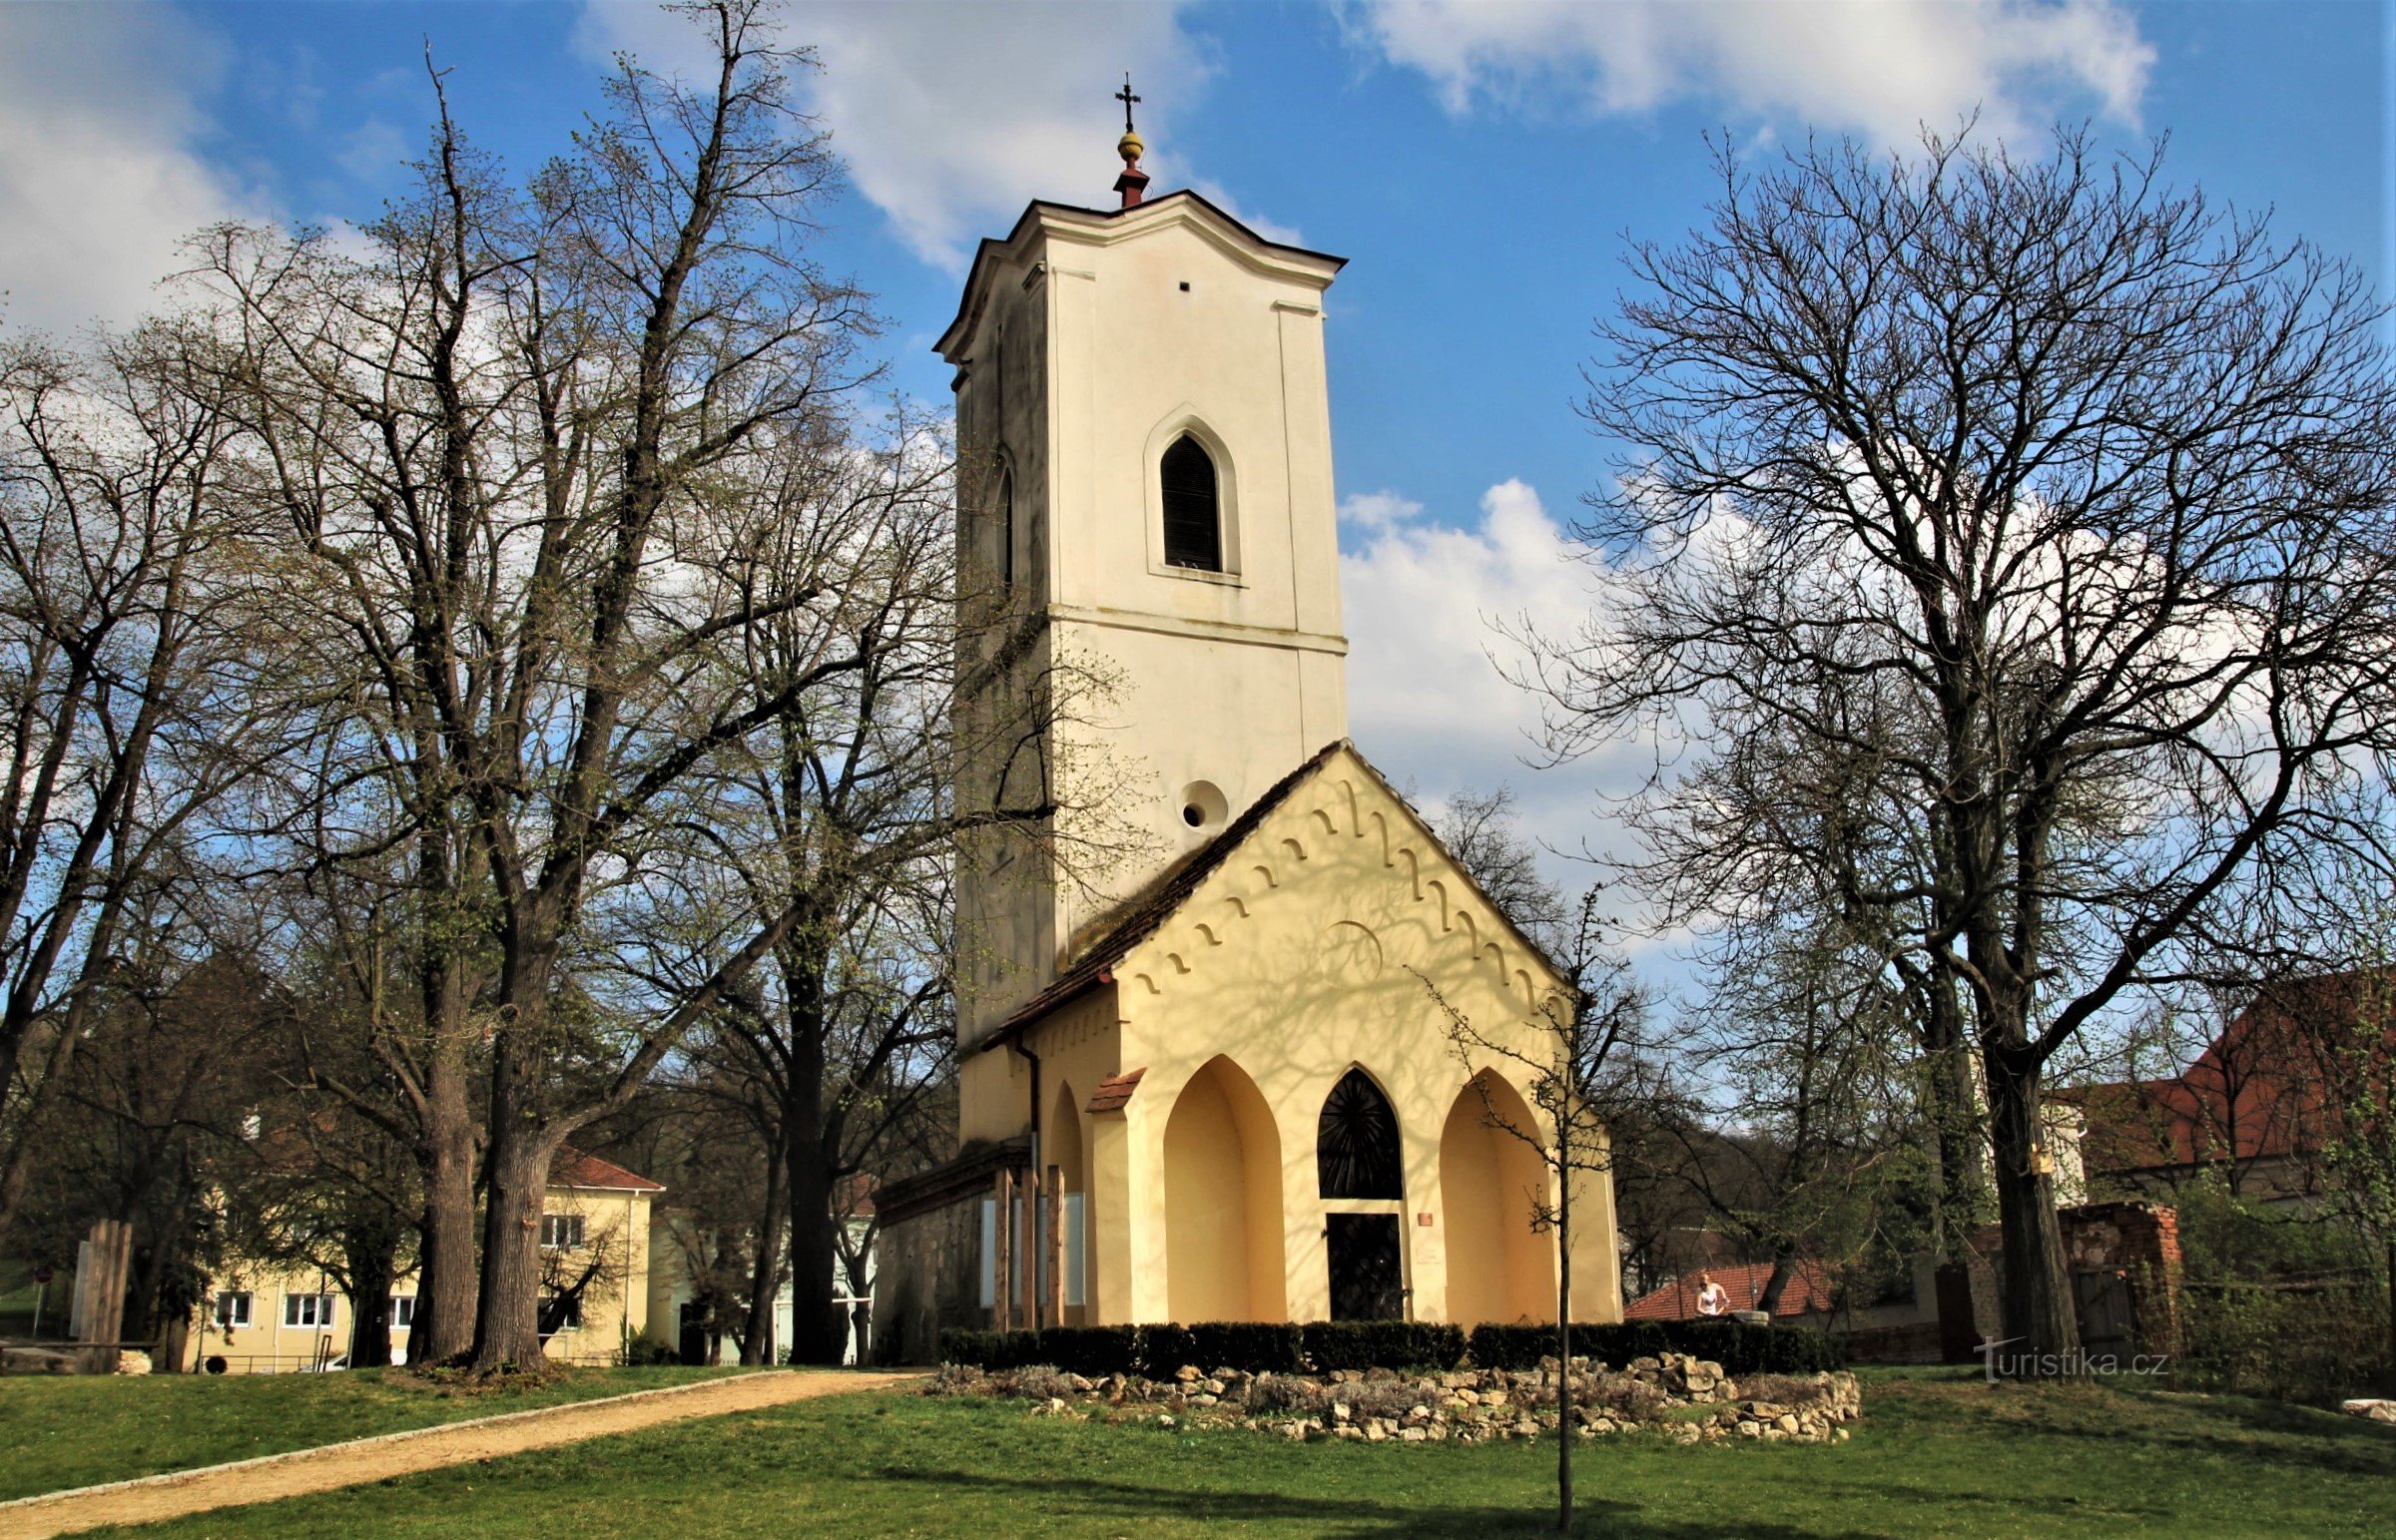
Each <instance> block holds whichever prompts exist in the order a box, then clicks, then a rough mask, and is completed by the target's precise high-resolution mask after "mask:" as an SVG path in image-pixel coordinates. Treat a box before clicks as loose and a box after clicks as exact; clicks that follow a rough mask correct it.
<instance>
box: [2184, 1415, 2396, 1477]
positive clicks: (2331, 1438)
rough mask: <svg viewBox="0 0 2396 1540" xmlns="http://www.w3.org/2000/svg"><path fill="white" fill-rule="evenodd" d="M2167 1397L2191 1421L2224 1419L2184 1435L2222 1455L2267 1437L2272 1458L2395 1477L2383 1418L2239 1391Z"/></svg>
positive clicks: (2395, 1432) (2251, 1448) (2392, 1445)
mask: <svg viewBox="0 0 2396 1540" xmlns="http://www.w3.org/2000/svg"><path fill="white" fill-rule="evenodd" d="M2157 1399H2161V1398H2160V1397H2157ZM2170 1401H2171V1403H2172V1404H2174V1405H2176V1406H2177V1407H2179V1408H2180V1409H2182V1410H2183V1411H2184V1412H2185V1413H2186V1414H2187V1415H2188V1416H2189V1417H2190V1418H2191V1420H2193V1419H2195V1418H2199V1417H2201V1418H2203V1419H2205V1420H2206V1421H2208V1422H2210V1423H2212V1424H2214V1425H2215V1426H2217V1427H2218V1426H2219V1425H2221V1424H2227V1425H2228V1426H2227V1427H2226V1428H2223V1429H2222V1430H2220V1431H2207V1432H2202V1433H2191V1434H2189V1435H2188V1438H2189V1440H2190V1441H2194V1442H2200V1443H2202V1444H2203V1445H2205V1446H2206V1447H2208V1448H2213V1449H2217V1450H2219V1451H2220V1452H2222V1453H2224V1454H2228V1453H2239V1452H2242V1453H2246V1454H2249V1455H2251V1454H2252V1453H2254V1452H2255V1450H2256V1446H2257V1445H2259V1444H2263V1443H2265V1442H2267V1443H2268V1444H2269V1445H2270V1452H2271V1458H2272V1459H2273V1460H2274V1461H2276V1462H2282V1463H2293V1464H2298V1465H2308V1466H2312V1467H2314V1468H2316V1469H2320V1470H2335V1471H2343V1472H2347V1473H2350V1474H2353V1475H2361V1476H2380V1477H2384V1478H2386V1479H2388V1480H2391V1481H2396V1429H2392V1428H2390V1427H2389V1426H2388V1425H2387V1424H2386V1423H2384V1422H2370V1421H2367V1420H2365V1419H2364V1418H2361V1417H2350V1416H2347V1415H2345V1414H2344V1413H2342V1412H2335V1411H2326V1410H2323V1409H2322V1408H2320V1407H2318V1406H2297V1405H2292V1404H2290V1403H2288V1402H2285V1401H2260V1400H2249V1399H2247V1398H2245V1397H2242V1396H2210V1395H2208V1396H2205V1397H2202V1398H2201V1399H2198V1398H2193V1397H2191V1398H2189V1399H2186V1400H2181V1399H2180V1398H2178V1397H2176V1396H2175V1397H2171V1398H2170ZM2240 1434H2243V1435H2244V1436H2242V1437H2241V1436H2239V1435H2240Z"/></svg>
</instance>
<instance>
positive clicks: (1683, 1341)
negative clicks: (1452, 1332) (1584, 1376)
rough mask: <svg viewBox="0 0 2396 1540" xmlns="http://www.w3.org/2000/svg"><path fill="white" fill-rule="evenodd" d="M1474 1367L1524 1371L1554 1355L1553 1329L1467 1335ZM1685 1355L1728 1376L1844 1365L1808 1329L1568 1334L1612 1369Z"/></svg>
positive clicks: (1652, 1328) (1839, 1353)
mask: <svg viewBox="0 0 2396 1540" xmlns="http://www.w3.org/2000/svg"><path fill="white" fill-rule="evenodd" d="M1472 1345H1473V1361H1474V1362H1475V1363H1477V1364H1479V1365H1480V1366H1481V1367H1483V1368H1485V1369H1527V1368H1533V1367H1536V1366H1537V1364H1538V1361H1539V1360H1540V1359H1541V1358H1546V1357H1552V1356H1554V1353H1555V1328H1554V1327H1553V1326H1500V1325H1485V1326H1476V1327H1474V1328H1473V1344H1472ZM1666 1352H1683V1353H1689V1354H1692V1355H1694V1356H1696V1357H1699V1358H1708V1359H1711V1360H1712V1361H1714V1362H1716V1363H1719V1364H1721V1365H1722V1370H1723V1372H1724V1373H1727V1374H1733V1375H1738V1374H1764V1373H1771V1374H1811V1373H1814V1372H1816V1371H1818V1370H1822V1369H1835V1368H1839V1367H1841V1366H1843V1365H1844V1364H1845V1363H1846V1361H1847V1355H1846V1350H1845V1348H1844V1347H1843V1346H1842V1345H1841V1344H1840V1342H1839V1339H1838V1338H1837V1337H1834V1336H1832V1335H1831V1334H1830V1333H1829V1332H1827V1331H1824V1330H1821V1329H1820V1328H1818V1327H1814V1326H1751V1325H1748V1324H1746V1323H1745V1322H1743V1321H1736V1320H1626V1321H1619V1322H1612V1323H1608V1324H1605V1325H1597V1324H1589V1325H1581V1324H1579V1323H1577V1322H1575V1323H1574V1325H1573V1327H1572V1355H1573V1356H1574V1357H1576V1358H1581V1357H1586V1358H1595V1359H1597V1360H1599V1361H1601V1362H1605V1363H1610V1364H1612V1365H1614V1366H1615V1367H1616V1368H1620V1367H1622V1366H1623V1365H1624V1364H1627V1363H1629V1362H1630V1361H1631V1360H1632V1359H1633V1358H1652V1357H1655V1356H1657V1355H1659V1354H1662V1353H1666Z"/></svg>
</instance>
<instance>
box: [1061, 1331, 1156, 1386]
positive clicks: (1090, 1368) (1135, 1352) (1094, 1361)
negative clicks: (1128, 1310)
mask: <svg viewBox="0 0 2396 1540" xmlns="http://www.w3.org/2000/svg"><path fill="white" fill-rule="evenodd" d="M1039 1355H1040V1361H1041V1362H1042V1363H1052V1364H1055V1365H1056V1366H1057V1367H1058V1368H1060V1369H1063V1370H1064V1371H1065V1372H1066V1373H1068V1374H1082V1375H1087V1376H1090V1377H1092V1378H1103V1377H1105V1376H1106V1375H1108V1374H1137V1373H1138V1372H1140V1328H1139V1327H1137V1326H1050V1327H1049V1328H1048V1329H1047V1330H1045V1331H1043V1332H1041V1333H1040V1343H1039Z"/></svg>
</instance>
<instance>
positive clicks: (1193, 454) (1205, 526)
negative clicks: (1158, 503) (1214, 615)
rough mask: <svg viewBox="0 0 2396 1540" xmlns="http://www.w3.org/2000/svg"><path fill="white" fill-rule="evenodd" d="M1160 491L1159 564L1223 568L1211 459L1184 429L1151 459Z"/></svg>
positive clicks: (1220, 519)
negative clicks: (1161, 558)
mask: <svg viewBox="0 0 2396 1540" xmlns="http://www.w3.org/2000/svg"><path fill="white" fill-rule="evenodd" d="M1157 479H1158V482H1159V483H1160V484H1161V486H1162V488H1163V491H1164V502H1165V565H1166V566H1168V567H1187V568H1190V569H1191V570H1193V571H1196V572H1221V571H1222V570H1223V517H1222V508H1221V503H1220V499H1219V498H1218V496H1217V488H1216V485H1215V461H1214V457H1213V456H1212V455H1209V454H1208V453H1207V452H1206V450H1205V448H1204V447H1203V446H1201V445H1200V444H1199V442H1198V440H1196V439H1194V438H1192V437H1190V436H1189V435H1188V434H1187V433H1184V434H1183V435H1182V436H1181V437H1179V438H1177V439H1175V440H1173V447H1172V448H1170V449H1167V450H1166V451H1165V457H1164V458H1163V459H1162V460H1161V461H1159V462H1158V463H1157Z"/></svg>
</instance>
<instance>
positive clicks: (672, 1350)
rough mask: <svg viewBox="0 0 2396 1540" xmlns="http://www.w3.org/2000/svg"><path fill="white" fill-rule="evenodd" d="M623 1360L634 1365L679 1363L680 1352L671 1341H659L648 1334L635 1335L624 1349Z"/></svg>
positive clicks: (680, 1359) (680, 1358)
mask: <svg viewBox="0 0 2396 1540" xmlns="http://www.w3.org/2000/svg"><path fill="white" fill-rule="evenodd" d="M624 1361H625V1362H626V1363H628V1364H632V1365H634V1366H635V1367H640V1366H647V1365H655V1364H660V1363H680V1362H681V1361H682V1353H681V1351H680V1350H679V1349H677V1348H676V1347H675V1346H674V1344H673V1343H671V1342H661V1341H659V1340H657V1338H655V1337H650V1336H636V1337H634V1338H633V1339H632V1341H631V1342H630V1343H629V1344H628V1345H627V1346H626V1347H625V1349H624Z"/></svg>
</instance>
